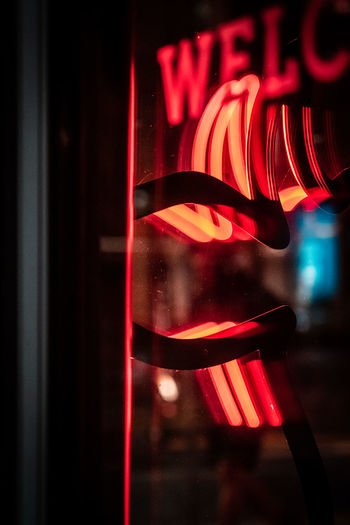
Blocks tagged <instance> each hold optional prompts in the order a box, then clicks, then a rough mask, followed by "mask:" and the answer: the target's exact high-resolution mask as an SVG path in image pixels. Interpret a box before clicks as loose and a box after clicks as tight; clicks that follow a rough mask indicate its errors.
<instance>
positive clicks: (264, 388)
mask: <svg viewBox="0 0 350 525" xmlns="http://www.w3.org/2000/svg"><path fill="white" fill-rule="evenodd" d="M244 366H245V367H246V369H247V370H248V373H249V375H250V377H251V379H252V384H253V385H254V388H255V391H256V392H257V395H258V399H259V403H260V405H261V407H262V409H263V412H264V415H265V417H266V419H267V422H268V423H269V424H270V425H271V426H273V427H276V426H280V425H281V424H282V418H281V415H280V412H279V409H278V407H277V404H276V401H275V398H274V396H273V394H272V391H271V388H270V385H269V382H268V379H267V377H266V372H265V369H264V367H263V364H262V362H261V360H260V359H254V360H253V361H249V362H248V363H246V364H245V365H244Z"/></svg>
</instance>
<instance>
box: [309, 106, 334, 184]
mask: <svg viewBox="0 0 350 525" xmlns="http://www.w3.org/2000/svg"><path fill="white" fill-rule="evenodd" d="M303 130H304V140H305V148H306V154H307V158H308V160H309V164H310V167H311V171H312V173H313V175H314V177H315V179H316V180H317V182H318V184H319V186H320V188H322V189H323V190H324V191H325V192H326V193H327V192H328V187H327V184H326V182H325V180H324V177H323V175H322V172H321V168H320V165H319V163H318V160H317V155H316V151H315V146H314V142H313V136H312V122H311V108H303Z"/></svg>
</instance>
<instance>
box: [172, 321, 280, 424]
mask: <svg viewBox="0 0 350 525" xmlns="http://www.w3.org/2000/svg"><path fill="white" fill-rule="evenodd" d="M259 327H260V325H259V324H258V323H257V322H255V321H248V322H246V323H242V324H241V325H239V324H238V325H237V324H236V323H234V322H232V321H225V322H222V323H215V322H212V321H209V322H206V323H202V324H200V325H196V326H192V327H191V328H188V329H186V330H181V331H180V332H176V333H175V334H172V335H171V336H170V337H173V338H176V339H198V338H206V339H211V338H219V339H220V338H229V337H230V335H231V333H232V335H233V334H234V335H235V336H239V334H240V333H241V334H243V333H247V332H249V331H250V330H256V329H258V328H259ZM240 329H241V330H240ZM228 344H229V339H228ZM207 370H208V374H209V377H210V379H211V381H212V386H213V387H214V390H215V392H216V395H217V398H218V400H219V402H220V406H221V408H222V410H223V412H224V413H225V415H226V418H227V422H228V423H229V424H230V425H232V426H238V425H242V423H243V420H242V417H241V414H240V412H239V409H240V411H241V413H242V415H243V418H244V422H245V423H246V424H247V426H249V427H251V428H256V427H258V426H260V425H261V424H262V423H263V422H264V418H263V416H262V414H260V413H259V409H258V406H257V405H258V404H259V405H260V406H261V407H262V409H263V412H264V415H265V418H266V421H267V422H268V423H269V424H270V425H272V426H278V425H280V424H281V422H282V420H281V417H280V414H279V411H278V407H277V404H276V401H275V399H274V396H273V394H272V391H271V389H270V387H269V384H268V380H267V378H266V373H265V369H264V367H263V364H262V362H261V361H260V360H254V361H250V362H249V363H247V364H241V360H233V361H229V362H227V363H225V364H224V365H217V366H214V367H210V368H208V369H207ZM225 370H226V374H227V378H228V381H227V379H226V375H225ZM197 377H198V374H197ZM200 384H201V388H202V390H203V393H204V394H205V397H206V399H207V400H208V404H209V405H210V409H211V411H212V412H214V418H215V419H216V420H219V415H218V414H217V413H215V409H214V406H215V403H214V402H213V400H212V399H210V395H209V390H210V386H209V387H208V385H207V384H206V382H205V381H204V379H203V377H201V381H200ZM230 387H231V389H230ZM236 401H237V403H238V405H239V409H238V407H237V403H236Z"/></svg>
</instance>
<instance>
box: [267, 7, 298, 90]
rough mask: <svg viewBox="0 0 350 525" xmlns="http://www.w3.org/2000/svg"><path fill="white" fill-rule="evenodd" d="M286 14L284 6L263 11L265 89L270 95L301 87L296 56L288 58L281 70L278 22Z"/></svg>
mask: <svg viewBox="0 0 350 525" xmlns="http://www.w3.org/2000/svg"><path fill="white" fill-rule="evenodd" d="M283 15H284V9H283V8H282V7H272V8H270V9H266V10H265V11H264V12H263V13H262V19H263V21H264V24H265V53H264V76H265V77H266V80H265V81H264V91H265V94H266V95H267V96H268V97H280V96H282V95H285V94H286V93H292V92H294V91H297V90H298V88H299V66H298V62H297V61H296V60H295V59H294V58H288V59H287V60H286V62H285V65H284V71H283V72H281V65H280V54H279V50H280V42H279V40H280V39H279V28H278V24H279V21H280V20H281V18H282V17H283Z"/></svg>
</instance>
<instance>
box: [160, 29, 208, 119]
mask: <svg viewBox="0 0 350 525" xmlns="http://www.w3.org/2000/svg"><path fill="white" fill-rule="evenodd" d="M196 45H197V49H198V55H197V59H196V60H195V58H194V56H193V49H192V44H191V42H190V41H189V40H181V42H180V43H179V46H178V53H177V64H176V69H175V66H174V59H175V55H176V46H172V45H170V46H165V47H162V48H161V49H159V50H158V53H157V59H158V62H159V64H160V67H161V73H162V79H163V85H164V94H165V105H166V110H167V116H168V121H169V122H170V124H180V123H181V121H182V119H183V116H184V102H185V99H186V98H187V107H188V113H189V116H190V117H191V118H198V117H199V116H200V114H201V112H202V109H203V104H204V101H205V96H206V90H207V84H208V76H209V69H210V59H211V49H212V46H213V35H212V34H211V33H209V32H207V33H201V34H200V35H198V37H197V39H196ZM195 62H196V63H195Z"/></svg>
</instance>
